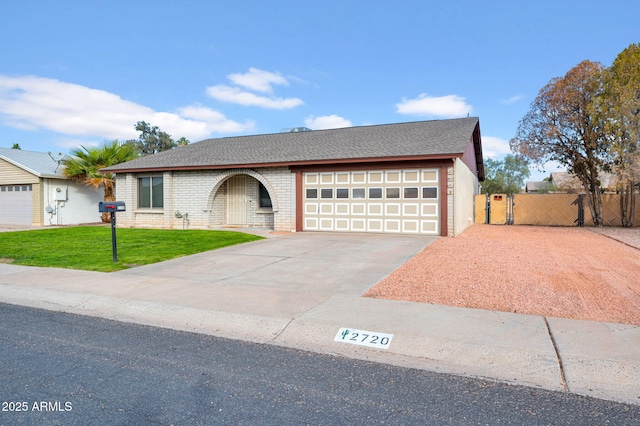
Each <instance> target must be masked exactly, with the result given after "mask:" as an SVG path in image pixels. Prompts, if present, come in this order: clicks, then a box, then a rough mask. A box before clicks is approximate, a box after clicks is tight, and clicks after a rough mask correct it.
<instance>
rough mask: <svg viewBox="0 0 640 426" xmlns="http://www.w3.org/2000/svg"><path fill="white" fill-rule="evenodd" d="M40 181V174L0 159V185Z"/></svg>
mask: <svg viewBox="0 0 640 426" xmlns="http://www.w3.org/2000/svg"><path fill="white" fill-rule="evenodd" d="M38 182H39V178H38V176H36V175H34V174H31V173H29V172H27V171H26V170H23V169H21V168H20V167H18V166H15V165H13V164H11V163H9V162H7V161H5V160H2V159H0V185H20V184H30V183H31V184H34V183H38Z"/></svg>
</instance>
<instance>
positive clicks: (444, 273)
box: [365, 225, 640, 325]
mask: <svg viewBox="0 0 640 426" xmlns="http://www.w3.org/2000/svg"><path fill="white" fill-rule="evenodd" d="M603 233H605V234H606V230H605V231H603ZM622 233H623V234H624V236H625V237H626V239H627V241H625V242H624V243H622V242H620V241H618V240H616V239H613V238H615V236H613V235H612V236H611V237H612V238H610V237H608V236H606V235H601V234H600V233H597V232H593V231H592V230H590V229H589V228H552V227H533V226H492V225H473V226H471V227H470V228H468V229H467V230H466V231H465V232H463V233H462V234H461V235H459V236H457V237H455V238H440V239H438V240H437V241H436V242H434V243H433V244H431V245H430V246H429V247H427V248H426V249H425V250H423V251H422V252H421V253H419V254H418V255H417V256H415V257H413V258H412V259H410V260H409V261H408V262H406V263H405V264H404V265H402V266H401V267H400V268H398V269H397V270H396V271H394V272H393V273H392V274H391V275H389V276H388V277H387V278H385V279H384V280H383V281H381V282H380V283H379V284H378V285H376V286H375V287H373V288H372V289H370V290H369V291H367V293H365V296H367V297H375V298H384V299H392V300H406V301H412V302H423V303H434V304H441V305H449V306H460V307H467V308H477V309H489V310H495V311H505V312H517V313H523V314H535V315H545V316H552V317H562V318H572V319H581V320H593V321H604V322H614V323H623V324H633V325H640V250H639V249H638V248H635V247H633V245H636V246H638V247H640V229H630V230H623V231H622Z"/></svg>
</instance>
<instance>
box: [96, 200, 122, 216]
mask: <svg viewBox="0 0 640 426" xmlns="http://www.w3.org/2000/svg"><path fill="white" fill-rule="evenodd" d="M124 211H126V207H125V205H124V201H100V203H98V212H99V213H116V212H124Z"/></svg>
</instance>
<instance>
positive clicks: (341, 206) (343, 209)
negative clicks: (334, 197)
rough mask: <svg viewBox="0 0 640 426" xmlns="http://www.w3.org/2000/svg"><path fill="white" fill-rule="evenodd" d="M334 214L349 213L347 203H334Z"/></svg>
mask: <svg viewBox="0 0 640 426" xmlns="http://www.w3.org/2000/svg"><path fill="white" fill-rule="evenodd" d="M336 214H337V215H348V214H349V204H347V203H336Z"/></svg>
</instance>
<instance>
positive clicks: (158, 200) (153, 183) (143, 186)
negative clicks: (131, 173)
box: [138, 176, 164, 209]
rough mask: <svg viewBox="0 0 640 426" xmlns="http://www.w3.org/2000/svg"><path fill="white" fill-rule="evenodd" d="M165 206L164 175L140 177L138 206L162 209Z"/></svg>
mask: <svg viewBox="0 0 640 426" xmlns="http://www.w3.org/2000/svg"><path fill="white" fill-rule="evenodd" d="M163 207H164V185H163V182H162V176H149V177H140V178H138V208H142V209H161V208H163Z"/></svg>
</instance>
